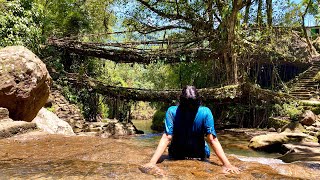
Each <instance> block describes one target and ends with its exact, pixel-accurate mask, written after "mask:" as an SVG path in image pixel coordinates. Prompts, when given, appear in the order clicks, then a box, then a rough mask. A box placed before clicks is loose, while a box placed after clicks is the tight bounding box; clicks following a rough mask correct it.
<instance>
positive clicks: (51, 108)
mask: <svg viewBox="0 0 320 180" xmlns="http://www.w3.org/2000/svg"><path fill="white" fill-rule="evenodd" d="M46 109H47V110H48V111H51V112H53V113H55V112H56V109H55V108H54V107H53V106H51V107H48V108H46Z"/></svg>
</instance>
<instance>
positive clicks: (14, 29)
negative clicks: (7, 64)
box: [0, 0, 42, 52]
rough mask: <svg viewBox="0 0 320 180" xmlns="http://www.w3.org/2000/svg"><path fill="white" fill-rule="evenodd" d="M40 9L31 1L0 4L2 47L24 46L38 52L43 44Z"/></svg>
mask: <svg viewBox="0 0 320 180" xmlns="http://www.w3.org/2000/svg"><path fill="white" fill-rule="evenodd" d="M38 8H39V6H38V5H37V4H35V3H33V2H32V1H31V0H13V1H3V0H2V2H0V47H5V46H11V45H22V46H26V47H28V48H30V49H32V50H33V51H34V52H38V50H39V45H40V44H41V43H42V37H41V33H42V31H41V28H40V26H39V25H40V24H41V23H42V22H41V21H40V18H41V11H39V9H38Z"/></svg>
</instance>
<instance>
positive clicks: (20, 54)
mask: <svg viewBox="0 0 320 180" xmlns="http://www.w3.org/2000/svg"><path fill="white" fill-rule="evenodd" d="M50 84H51V77H50V75H49V73H48V71H47V69H46V65H45V64H44V63H43V62H42V61H41V60H40V59H39V58H38V57H37V56H36V55H35V54H33V53H32V52H31V51H30V50H28V49H27V48H25V47H22V46H10V47H6V48H3V49H1V50H0V107H4V108H7V109H8V110H9V112H10V118H12V119H13V120H22V121H28V122H30V121H32V120H33V119H34V118H35V117H36V115H37V113H38V112H39V110H40V109H41V108H42V107H43V106H44V104H45V103H46V101H47V99H48V96H49V91H50Z"/></svg>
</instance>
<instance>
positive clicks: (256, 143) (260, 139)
mask: <svg viewBox="0 0 320 180" xmlns="http://www.w3.org/2000/svg"><path fill="white" fill-rule="evenodd" d="M306 137H308V135H306V134H303V133H286V132H283V133H270V134H265V135H260V136H255V137H253V138H252V139H251V140H250V142H249V147H250V148H252V149H256V150H263V151H267V152H282V144H286V143H291V142H301V141H302V140H303V139H304V138H306Z"/></svg>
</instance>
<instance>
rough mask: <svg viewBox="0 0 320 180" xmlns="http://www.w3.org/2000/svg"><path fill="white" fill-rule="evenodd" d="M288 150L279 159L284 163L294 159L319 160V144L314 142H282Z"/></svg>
mask: <svg viewBox="0 0 320 180" xmlns="http://www.w3.org/2000/svg"><path fill="white" fill-rule="evenodd" d="M283 147H284V148H285V149H286V150H287V151H288V152H287V153H286V154H285V155H283V156H281V157H280V158H279V159H281V160H283V161H284V162H286V163H291V162H294V161H320V145H319V143H315V142H307V143H306V142H304V143H294V144H283Z"/></svg>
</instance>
